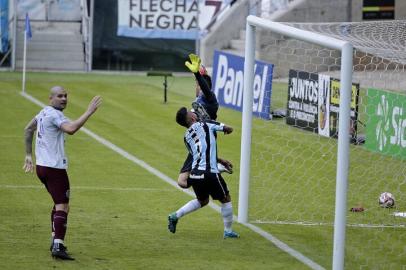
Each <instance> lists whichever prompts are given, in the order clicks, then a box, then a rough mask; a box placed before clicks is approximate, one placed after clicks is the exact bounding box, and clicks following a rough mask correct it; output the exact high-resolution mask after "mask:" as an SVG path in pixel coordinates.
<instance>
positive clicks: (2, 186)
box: [0, 184, 175, 192]
mask: <svg viewBox="0 0 406 270" xmlns="http://www.w3.org/2000/svg"><path fill="white" fill-rule="evenodd" d="M43 188H44V186H43V185H41V184H38V185H0V189H43ZM71 190H90V191H92V190H97V191H103V190H106V191H156V192H174V191H175V190H173V189H163V188H136V187H134V188H131V187H124V188H123V187H92V186H74V187H71Z"/></svg>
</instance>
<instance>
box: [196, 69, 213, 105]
mask: <svg viewBox="0 0 406 270" xmlns="http://www.w3.org/2000/svg"><path fill="white" fill-rule="evenodd" d="M193 74H194V75H195V78H196V81H197V83H198V84H199V87H200V90H202V92H203V95H204V96H205V97H206V98H207V99H208V100H210V99H212V98H214V93H213V92H212V91H211V89H210V87H209V84H208V83H207V81H206V79H205V78H204V77H203V76H202V75H201V74H200V72H194V73H193Z"/></svg>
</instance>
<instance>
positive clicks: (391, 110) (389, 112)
mask: <svg viewBox="0 0 406 270" xmlns="http://www.w3.org/2000/svg"><path fill="white" fill-rule="evenodd" d="M367 115H368V122H367V125H366V142H365V146H366V148H367V149H369V150H371V151H374V152H379V153H382V154H385V155H390V156H395V157H400V158H403V159H406V96H404V95H400V94H396V93H389V92H386V91H383V90H377V89H368V106H367Z"/></svg>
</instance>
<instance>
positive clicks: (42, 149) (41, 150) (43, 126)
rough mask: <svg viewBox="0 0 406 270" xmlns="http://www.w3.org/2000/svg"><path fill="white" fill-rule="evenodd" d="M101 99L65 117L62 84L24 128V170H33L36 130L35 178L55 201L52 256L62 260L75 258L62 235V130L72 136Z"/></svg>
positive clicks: (65, 204) (65, 201) (65, 207)
mask: <svg viewBox="0 0 406 270" xmlns="http://www.w3.org/2000/svg"><path fill="white" fill-rule="evenodd" d="M101 102H102V99H101V97H100V96H95V97H94V98H93V99H92V101H91V102H90V104H89V106H88V108H87V110H86V111H85V112H84V113H83V114H82V116H80V117H79V118H78V119H76V120H74V121H70V120H69V119H67V118H66V117H65V116H64V114H63V110H64V109H65V108H66V105H67V104H68V93H67V91H66V90H65V89H64V88H63V87H61V86H54V87H52V88H51V91H50V94H49V105H48V106H46V107H45V108H43V109H42V110H41V111H40V112H39V113H38V114H37V115H36V116H35V117H34V118H33V119H32V120H31V121H30V122H29V123H28V124H27V126H26V127H25V130H24V131H25V153H26V155H25V162H24V166H23V169H24V170H25V172H33V171H34V162H33V159H32V141H33V136H34V133H35V131H37V132H36V140H35V158H36V172H37V176H38V178H39V179H40V180H41V182H42V183H43V184H44V185H45V188H46V189H47V191H48V192H49V194H50V195H51V197H52V200H53V202H54V206H53V209H52V212H51V225H52V244H51V248H50V250H51V255H52V257H54V258H58V259H62V260H74V259H73V258H72V257H71V256H70V255H69V254H68V253H67V251H66V247H65V245H64V238H65V234H66V227H67V221H68V212H69V192H70V190H69V189H70V188H69V178H68V174H67V172H66V169H67V167H68V161H67V158H66V156H65V133H68V134H69V135H73V134H75V133H76V131H78V130H79V129H80V128H81V127H82V126H83V125H84V124H85V123H86V121H87V120H88V119H89V117H90V116H92V114H93V113H95V112H96V110H97V108H98V107H99V106H100V104H101Z"/></svg>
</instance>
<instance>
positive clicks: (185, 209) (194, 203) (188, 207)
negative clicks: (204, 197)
mask: <svg viewBox="0 0 406 270" xmlns="http://www.w3.org/2000/svg"><path fill="white" fill-rule="evenodd" d="M201 207H202V206H201V204H200V202H199V200H197V199H194V200H191V201H189V202H188V203H187V204H185V205H184V206H182V207H181V208H179V210H178V211H176V216H177V217H178V218H181V217H183V216H184V215H187V214H189V213H191V212H193V211H196V210H197V209H199V208H201Z"/></svg>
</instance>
